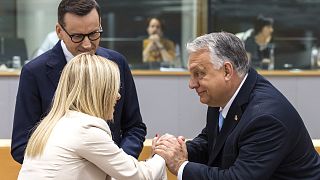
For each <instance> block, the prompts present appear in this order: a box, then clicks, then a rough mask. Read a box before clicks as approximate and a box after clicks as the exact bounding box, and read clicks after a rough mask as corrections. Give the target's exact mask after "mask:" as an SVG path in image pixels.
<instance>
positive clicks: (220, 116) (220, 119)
mask: <svg viewBox="0 0 320 180" xmlns="http://www.w3.org/2000/svg"><path fill="white" fill-rule="evenodd" d="M223 120H224V119H223V116H222V111H220V113H219V132H220V130H221V128H222V125H223Z"/></svg>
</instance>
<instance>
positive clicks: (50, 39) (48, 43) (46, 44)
mask: <svg viewBox="0 0 320 180" xmlns="http://www.w3.org/2000/svg"><path fill="white" fill-rule="evenodd" d="M58 41H59V38H58V36H57V33H56V31H52V32H50V33H49V34H48V35H47V36H46V38H45V39H44V41H43V42H42V44H41V46H40V47H39V49H38V50H37V52H36V54H35V56H34V58H36V57H38V56H40V55H41V54H43V53H45V52H47V51H48V50H50V49H51V48H53V47H54V46H55V45H56V44H57V42H58Z"/></svg>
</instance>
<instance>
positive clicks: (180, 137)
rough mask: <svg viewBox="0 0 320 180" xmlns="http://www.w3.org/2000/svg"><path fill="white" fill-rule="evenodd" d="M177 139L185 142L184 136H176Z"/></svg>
mask: <svg viewBox="0 0 320 180" xmlns="http://www.w3.org/2000/svg"><path fill="white" fill-rule="evenodd" d="M178 139H181V140H182V141H185V140H186V138H185V137H184V136H178Z"/></svg>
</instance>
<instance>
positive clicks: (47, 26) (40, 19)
mask: <svg viewBox="0 0 320 180" xmlns="http://www.w3.org/2000/svg"><path fill="white" fill-rule="evenodd" d="M59 3H60V0H17V34H18V37H20V38H24V39H25V41H26V46H27V50H28V56H29V58H30V57H31V56H32V55H33V54H34V52H35V51H36V50H37V49H38V48H39V46H40V45H41V43H42V42H43V40H44V39H45V37H46V35H47V34H48V33H49V32H51V31H54V30H55V25H56V23H57V16H58V5H59Z"/></svg>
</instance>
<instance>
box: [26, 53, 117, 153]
mask: <svg viewBox="0 0 320 180" xmlns="http://www.w3.org/2000/svg"><path fill="white" fill-rule="evenodd" d="M119 88H120V73H119V69H118V66H117V64H116V63H114V62H112V61H110V60H107V59H105V58H103V57H101V56H97V55H91V54H89V53H83V54H79V55H77V56H76V57H74V58H73V59H72V60H71V61H70V62H69V63H67V65H66V66H65V67H64V69H63V71H62V74H61V78H60V81H59V84H58V87H57V90H56V93H55V96H54V99H53V104H52V108H51V110H50V112H49V113H48V115H47V116H46V117H45V118H44V119H43V120H42V121H41V122H40V124H39V125H38V127H37V128H36V130H35V131H34V132H33V134H32V136H31V137H30V139H29V142H28V145H27V149H26V155H27V156H29V157H36V156H39V155H41V154H42V153H43V151H44V148H45V146H46V143H47V141H48V139H49V137H50V134H51V132H52V130H53V128H54V127H55V125H56V124H57V122H58V121H59V120H60V119H61V118H62V117H63V116H64V115H65V114H66V113H67V112H68V111H70V110H74V111H78V112H82V113H85V114H88V115H91V116H95V117H99V118H102V119H105V120H111V119H113V111H114V106H115V103H116V101H117V99H118V98H119Z"/></svg>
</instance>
